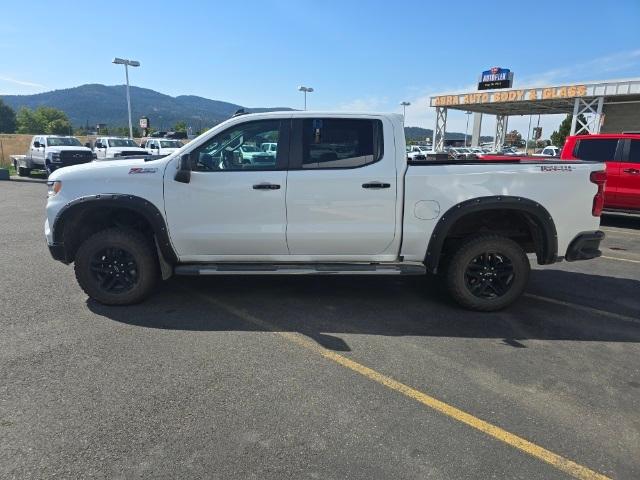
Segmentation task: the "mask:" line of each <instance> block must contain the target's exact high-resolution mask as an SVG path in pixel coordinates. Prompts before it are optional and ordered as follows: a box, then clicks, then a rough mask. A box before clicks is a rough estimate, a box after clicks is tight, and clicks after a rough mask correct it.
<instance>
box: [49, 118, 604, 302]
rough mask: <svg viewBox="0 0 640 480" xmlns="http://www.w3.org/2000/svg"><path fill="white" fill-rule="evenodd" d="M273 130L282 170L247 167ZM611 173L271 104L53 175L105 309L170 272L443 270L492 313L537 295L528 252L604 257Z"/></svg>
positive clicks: (551, 258) (142, 293)
mask: <svg viewBox="0 0 640 480" xmlns="http://www.w3.org/2000/svg"><path fill="white" fill-rule="evenodd" d="M265 138H270V139H279V138H283V139H287V141H284V142H282V144H281V145H279V148H278V153H277V155H276V156H275V157H271V160H270V162H269V163H267V162H265V163H264V164H261V165H255V164H245V163H241V162H237V161H236V160H237V159H236V155H235V151H236V150H237V149H238V148H239V147H241V146H242V145H245V144H246V145H257V144H260V142H261V141H262V140H263V139H265ZM339 146H342V147H343V149H338V148H337V147H339ZM317 151H319V152H322V153H321V154H319V155H318V154H316V153H315V152H317ZM327 152H333V154H332V156H331V158H329V157H328V156H326V155H325V154H326V153H327ZM341 152H344V153H341ZM133 176H135V177H137V180H136V181H133V182H132V181H131V179H132V177H133ZM603 176H604V165H603V164H601V163H590V162H580V161H573V162H563V161H555V160H546V159H545V160H539V161H537V162H530V163H522V164H518V163H514V164H509V165H506V164H500V163H498V164H492V163H486V164H478V163H477V162H468V163H465V162H461V161H455V162H454V161H452V162H449V163H448V164H447V163H445V162H433V163H430V162H413V161H407V159H406V155H405V138H404V129H403V117H402V116H401V115H397V114H368V115H366V114H349V113H344V112H342V113H335V114H330V113H322V114H314V113H312V112H268V113H267V112H266V113H258V114H248V115H242V116H237V117H233V118H231V119H229V120H227V121H225V122H223V123H221V124H219V125H217V126H216V127H214V128H213V129H211V130H210V131H208V132H207V133H206V134H204V135H201V136H200V137H199V138H198V139H197V140H195V141H192V142H191V143H189V144H188V145H186V146H185V148H184V150H183V151H182V152H181V154H180V155H172V156H167V157H164V158H161V159H157V160H152V161H145V159H139V160H114V161H110V162H107V163H105V164H102V165H100V168H98V167H97V166H96V164H95V163H92V164H87V165H78V166H75V167H70V168H65V169H62V170H60V171H58V172H54V173H53V175H52V176H51V177H50V179H49V182H48V186H49V198H48V202H47V207H46V217H47V219H46V222H45V235H46V239H47V243H48V245H49V249H50V251H51V254H52V256H53V257H54V258H55V259H57V260H60V261H62V262H64V263H71V262H74V263H75V266H74V269H75V274H76V278H77V280H78V283H79V284H80V286H81V287H82V288H83V289H84V291H85V292H86V293H87V294H88V295H89V296H90V297H91V298H94V299H95V300H97V301H99V302H102V303H105V304H131V303H135V302H139V301H141V300H143V299H144V298H146V297H147V296H148V295H150V294H151V292H152V291H153V287H154V285H155V283H156V280H157V279H158V278H159V277H160V276H161V275H162V278H168V277H170V276H171V275H172V274H176V275H229V274H247V275H250V274H261V275H263V274H270V275H273V274H330V275H335V274H351V275H377V274H379V275H411V274H416V275H422V274H425V273H426V272H430V273H434V274H439V275H441V276H442V278H443V283H444V284H445V285H446V286H447V289H448V291H449V292H450V294H451V296H452V297H453V298H454V299H455V300H456V301H457V302H458V303H459V304H460V305H462V306H464V307H466V308H470V309H475V310H479V311H491V310H496V309H500V308H503V307H506V306H507V305H509V304H511V303H512V302H514V301H515V300H516V299H517V298H518V297H519V296H520V295H521V294H522V292H523V291H524V289H525V287H526V284H527V280H528V277H529V269H530V266H529V259H528V257H527V253H535V255H536V258H537V261H538V263H539V264H543V265H546V264H552V263H555V262H558V261H561V260H562V259H565V260H568V261H574V260H584V259H590V258H594V257H597V256H598V255H600V251H599V249H598V248H599V244H600V241H601V239H602V238H603V237H604V234H603V233H602V232H601V231H599V230H598V227H599V218H598V216H599V214H600V206H601V204H600V200H599V199H600V198H601V193H602V185H603V183H604V178H603ZM566 192H571V195H566ZM80 227H81V228H80Z"/></svg>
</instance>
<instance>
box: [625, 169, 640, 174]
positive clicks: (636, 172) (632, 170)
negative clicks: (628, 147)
mask: <svg viewBox="0 0 640 480" xmlns="http://www.w3.org/2000/svg"><path fill="white" fill-rule="evenodd" d="M622 171H623V172H624V173H630V174H631V175H638V174H639V173H640V170H638V169H637V168H625V169H624V170H622Z"/></svg>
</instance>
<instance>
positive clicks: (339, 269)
mask: <svg viewBox="0 0 640 480" xmlns="http://www.w3.org/2000/svg"><path fill="white" fill-rule="evenodd" d="M174 272H175V274H176V275H424V274H425V273H426V272H427V269H426V267H425V266H424V264H422V263H185V264H182V265H178V266H177V267H175V269H174Z"/></svg>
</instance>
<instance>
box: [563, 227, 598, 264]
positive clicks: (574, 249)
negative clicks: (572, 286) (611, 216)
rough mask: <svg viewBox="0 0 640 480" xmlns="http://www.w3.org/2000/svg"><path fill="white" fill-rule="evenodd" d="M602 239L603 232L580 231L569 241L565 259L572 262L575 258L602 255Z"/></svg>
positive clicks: (583, 258) (585, 258)
mask: <svg viewBox="0 0 640 480" xmlns="http://www.w3.org/2000/svg"><path fill="white" fill-rule="evenodd" d="M603 239H604V232H601V231H600V230H596V231H595V232H581V233H579V234H578V235H576V237H575V238H574V239H573V240H572V241H571V243H570V244H569V248H567V254H566V255H565V257H564V258H565V260H566V261H567V262H574V261H576V260H590V259H592V258H597V257H599V256H600V255H602V252H601V251H600V242H601V241H602V240H603Z"/></svg>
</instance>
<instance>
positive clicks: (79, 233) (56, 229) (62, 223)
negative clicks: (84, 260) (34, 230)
mask: <svg viewBox="0 0 640 480" xmlns="http://www.w3.org/2000/svg"><path fill="white" fill-rule="evenodd" d="M123 215H124V216H126V217H127V218H128V219H130V220H137V221H138V222H140V221H144V224H145V226H144V227H145V229H148V231H149V232H150V233H152V234H153V236H154V237H155V241H156V243H157V246H158V249H159V250H160V252H161V253H162V256H163V257H164V258H165V260H166V261H167V262H168V263H170V264H175V263H177V260H178V257H177V255H176V253H175V251H174V249H173V246H172V245H171V240H170V238H169V232H168V229H167V225H166V222H165V219H164V217H163V215H162V214H161V212H160V210H158V208H157V207H156V206H155V205H154V204H153V203H151V202H150V201H148V200H146V199H144V198H141V197H137V196H135V195H124V194H104V195H91V196H87V197H82V198H78V199H76V200H73V201H72V202H69V203H68V204H67V205H65V206H64V207H63V208H62V209H61V210H60V212H58V214H57V216H56V218H55V220H54V223H53V228H52V233H53V242H54V244H55V245H59V246H62V248H63V251H64V258H63V259H62V260H63V261H64V262H65V263H70V262H72V261H73V258H74V256H75V252H76V251H77V249H78V247H79V244H80V243H81V242H82V240H83V239H84V238H86V237H87V236H88V234H90V233H91V232H94V231H96V228H97V229H100V227H102V228H106V226H108V225H107V224H108V223H109V222H111V224H113V222H114V221H115V220H114V219H116V220H117V218H118V217H120V218H121V217H122V216H123ZM101 222H103V223H101ZM89 225H91V226H92V227H93V228H91V227H89ZM116 225H117V223H116Z"/></svg>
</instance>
